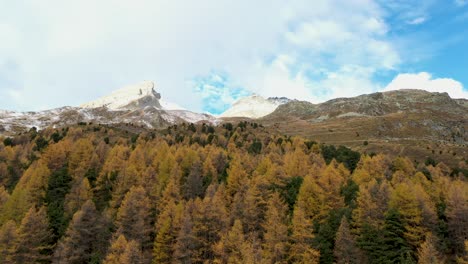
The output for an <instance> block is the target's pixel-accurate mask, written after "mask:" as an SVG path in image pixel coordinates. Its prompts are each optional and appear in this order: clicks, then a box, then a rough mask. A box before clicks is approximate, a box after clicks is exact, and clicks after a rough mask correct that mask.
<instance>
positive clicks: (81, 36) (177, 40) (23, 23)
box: [0, 0, 420, 111]
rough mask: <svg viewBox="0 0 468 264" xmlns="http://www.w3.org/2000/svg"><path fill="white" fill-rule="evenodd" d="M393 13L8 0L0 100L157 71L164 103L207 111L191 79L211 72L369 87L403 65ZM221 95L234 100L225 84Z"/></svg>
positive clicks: (299, 6) (316, 95)
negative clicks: (392, 36)
mask: <svg viewBox="0 0 468 264" xmlns="http://www.w3.org/2000/svg"><path fill="white" fill-rule="evenodd" d="M337 6H339V7H340V8H337ZM386 16H387V14H386V13H385V11H384V10H383V8H382V6H381V1H379V0H350V1H341V0H317V1H308V0H293V1H283V0H258V1H254V2H253V1H248V0H239V1H219V0H200V1H183V0H172V1H165V0H140V1H127V0H101V1H95V0H82V1H75V2H73V3H69V2H64V1H61V0H50V1H47V3H45V2H43V1H36V0H25V1H7V2H5V3H4V4H3V6H2V9H0V39H2V40H3V39H7V40H8V41H6V42H5V41H2V42H0V67H1V66H2V64H3V63H6V62H8V63H10V64H13V65H17V67H14V68H12V69H10V72H9V74H8V75H9V76H13V77H11V78H13V79H12V80H8V86H6V85H2V82H3V81H4V80H2V76H1V72H0V92H2V93H3V94H7V93H6V92H5V90H6V89H7V88H8V89H10V88H11V87H15V88H17V89H16V90H17V91H18V92H19V91H20V92H21V96H13V95H14V94H15V93H10V94H11V95H12V96H10V97H11V98H0V107H1V108H4V107H7V108H16V109H21V110H31V109H38V108H46V107H56V106H61V105H64V104H68V105H78V104H80V103H83V102H85V101H88V100H92V99H95V98H96V97H98V96H101V95H104V94H106V93H109V92H110V91H112V90H113V89H116V88H119V87H121V86H124V85H127V84H131V83H136V82H139V81H141V80H154V81H155V82H156V83H157V85H158V86H157V87H158V89H159V90H160V92H161V93H162V96H163V97H164V98H165V100H167V101H173V102H175V103H178V104H179V105H182V106H183V107H185V108H188V109H192V110H196V111H200V110H202V109H204V108H206V107H204V105H203V104H205V103H206V101H207V100H204V99H206V97H203V96H200V93H199V92H197V91H196V90H195V89H194V85H193V84H194V80H196V77H199V76H209V75H211V74H212V73H213V72H223V73H225V74H226V75H227V76H229V80H228V83H226V87H239V88H243V89H247V90H249V91H251V92H255V93H259V94H261V95H264V96H287V97H291V98H298V99H309V100H313V101H323V100H326V99H330V98H333V97H336V96H353V95H357V94H362V93H368V92H373V91H377V90H378V89H380V88H379V86H378V85H376V84H375V83H373V81H372V79H373V76H374V74H375V73H376V72H382V71H384V72H386V71H394V70H395V69H398V66H399V65H400V64H401V62H402V58H401V55H400V51H399V48H398V47H397V46H395V45H394V44H393V42H392V41H391V39H390V37H389V36H388V34H389V32H390V31H391V29H390V26H389V25H388V24H387V23H386V22H385V18H386ZM419 17H420V16H419ZM195 86H196V85H195ZM5 87H7V88H5ZM206 87H208V88H210V89H211V88H213V89H217V88H216V87H209V86H206ZM2 90H3V91H2ZM16 94H17V93H16ZM215 94H217V95H219V97H220V98H221V99H220V100H225V101H224V102H223V103H230V101H232V96H229V91H228V90H223V91H222V92H220V93H215ZM221 95H222V96H221ZM12 98H16V99H17V100H9V99H12ZM18 100H19V101H18ZM208 101H209V100H208ZM221 105H222V104H221Z"/></svg>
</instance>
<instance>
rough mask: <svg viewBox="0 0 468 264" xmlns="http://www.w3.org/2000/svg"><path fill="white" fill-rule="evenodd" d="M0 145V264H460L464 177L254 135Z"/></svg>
mask: <svg viewBox="0 0 468 264" xmlns="http://www.w3.org/2000/svg"><path fill="white" fill-rule="evenodd" d="M0 139H1V140H0V263H104V264H111V263H115V264H117V263H119V264H127V263H142V264H143V263H148V264H149V263H247V264H248V263H268V264H272V263H379V264H386V263H424V264H426V263H468V255H467V250H468V182H467V175H466V174H464V173H465V172H466V164H461V165H460V168H457V169H455V168H449V167H448V166H446V165H445V164H443V163H438V162H437V161H435V160H433V159H428V161H427V162H426V163H416V162H415V161H412V160H410V159H409V158H406V157H401V156H398V157H390V156H387V155H383V154H379V153H358V152H355V151H353V150H351V149H349V148H346V147H343V146H336V147H335V146H329V145H324V144H321V143H320V142H314V141H312V140H310V139H304V138H300V137H290V136H285V135H281V134H278V133H275V132H274V131H270V130H268V129H267V128H265V127H263V126H262V125H260V124H257V123H252V122H239V123H224V124H220V125H219V126H213V125H208V124H198V125H194V124H180V125H174V126H171V127H169V128H167V129H165V130H147V129H142V128H139V127H135V126H133V125H132V124H124V125H122V126H120V127H118V126H114V127H112V126H109V125H100V124H91V123H80V124H77V125H75V126H70V127H66V128H59V129H54V128H48V129H44V130H41V131H38V130H37V129H35V128H33V129H31V130H30V131H29V132H25V133H22V134H19V135H16V136H14V137H3V138H0Z"/></svg>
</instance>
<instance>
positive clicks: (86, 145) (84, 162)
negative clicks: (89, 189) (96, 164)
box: [68, 138, 94, 179]
mask: <svg viewBox="0 0 468 264" xmlns="http://www.w3.org/2000/svg"><path fill="white" fill-rule="evenodd" d="M93 153H94V147H93V143H92V142H91V140H90V139H88V138H81V139H79V140H77V141H76V142H75V143H74V144H73V146H72V148H71V152H70V157H69V160H68V170H69V173H70V175H71V176H72V177H73V178H74V179H79V178H81V177H84V176H85V174H86V172H87V170H88V169H89V168H90V167H91V166H90V164H91V158H92V156H93Z"/></svg>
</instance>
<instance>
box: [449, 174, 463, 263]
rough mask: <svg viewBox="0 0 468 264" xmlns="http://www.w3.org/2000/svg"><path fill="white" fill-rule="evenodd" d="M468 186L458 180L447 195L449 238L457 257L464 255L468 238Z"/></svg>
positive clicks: (453, 183)
mask: <svg viewBox="0 0 468 264" xmlns="http://www.w3.org/2000/svg"><path fill="white" fill-rule="evenodd" d="M467 216H468V184H467V183H466V182H463V181H460V180H456V181H454V182H452V184H451V186H450V188H449V190H448V193H447V220H448V227H449V230H448V231H449V236H450V238H451V240H452V241H453V244H454V247H453V249H454V251H455V252H456V254H457V255H462V254H463V253H464V243H465V241H466V240H467V237H468V228H467V227H468V217H467Z"/></svg>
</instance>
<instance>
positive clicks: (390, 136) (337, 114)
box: [258, 90, 468, 165]
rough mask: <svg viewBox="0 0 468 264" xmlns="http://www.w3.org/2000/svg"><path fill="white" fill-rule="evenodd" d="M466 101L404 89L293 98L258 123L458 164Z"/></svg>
mask: <svg viewBox="0 0 468 264" xmlns="http://www.w3.org/2000/svg"><path fill="white" fill-rule="evenodd" d="M466 101H467V100H463V99H452V98H450V97H449V96H448V94H446V93H429V92H426V91H422V90H399V91H391V92H384V93H374V94H369V95H361V96H357V97H353V98H338V99H333V100H330V101H327V102H325V103H321V104H312V103H309V102H300V101H292V102H289V103H287V104H284V105H281V106H279V107H278V108H277V109H276V110H275V111H274V112H273V113H271V114H270V115H268V116H265V117H263V118H261V119H260V120H258V122H260V123H262V124H263V125H265V126H267V127H270V128H273V129H275V130H278V131H280V132H282V133H285V134H287V135H300V136H305V137H308V138H310V139H313V140H317V141H320V142H324V143H329V144H335V145H345V146H348V147H352V148H354V149H357V150H359V151H363V152H368V153H371V152H376V153H381V152H384V153H391V154H395V155H407V156H410V157H413V158H415V159H418V160H422V161H424V159H425V158H426V157H432V158H434V159H436V160H444V162H446V163H451V164H453V165H455V164H456V163H458V162H460V161H463V160H464V159H466V157H468V149H467V147H466V146H467V142H468V108H466Z"/></svg>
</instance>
